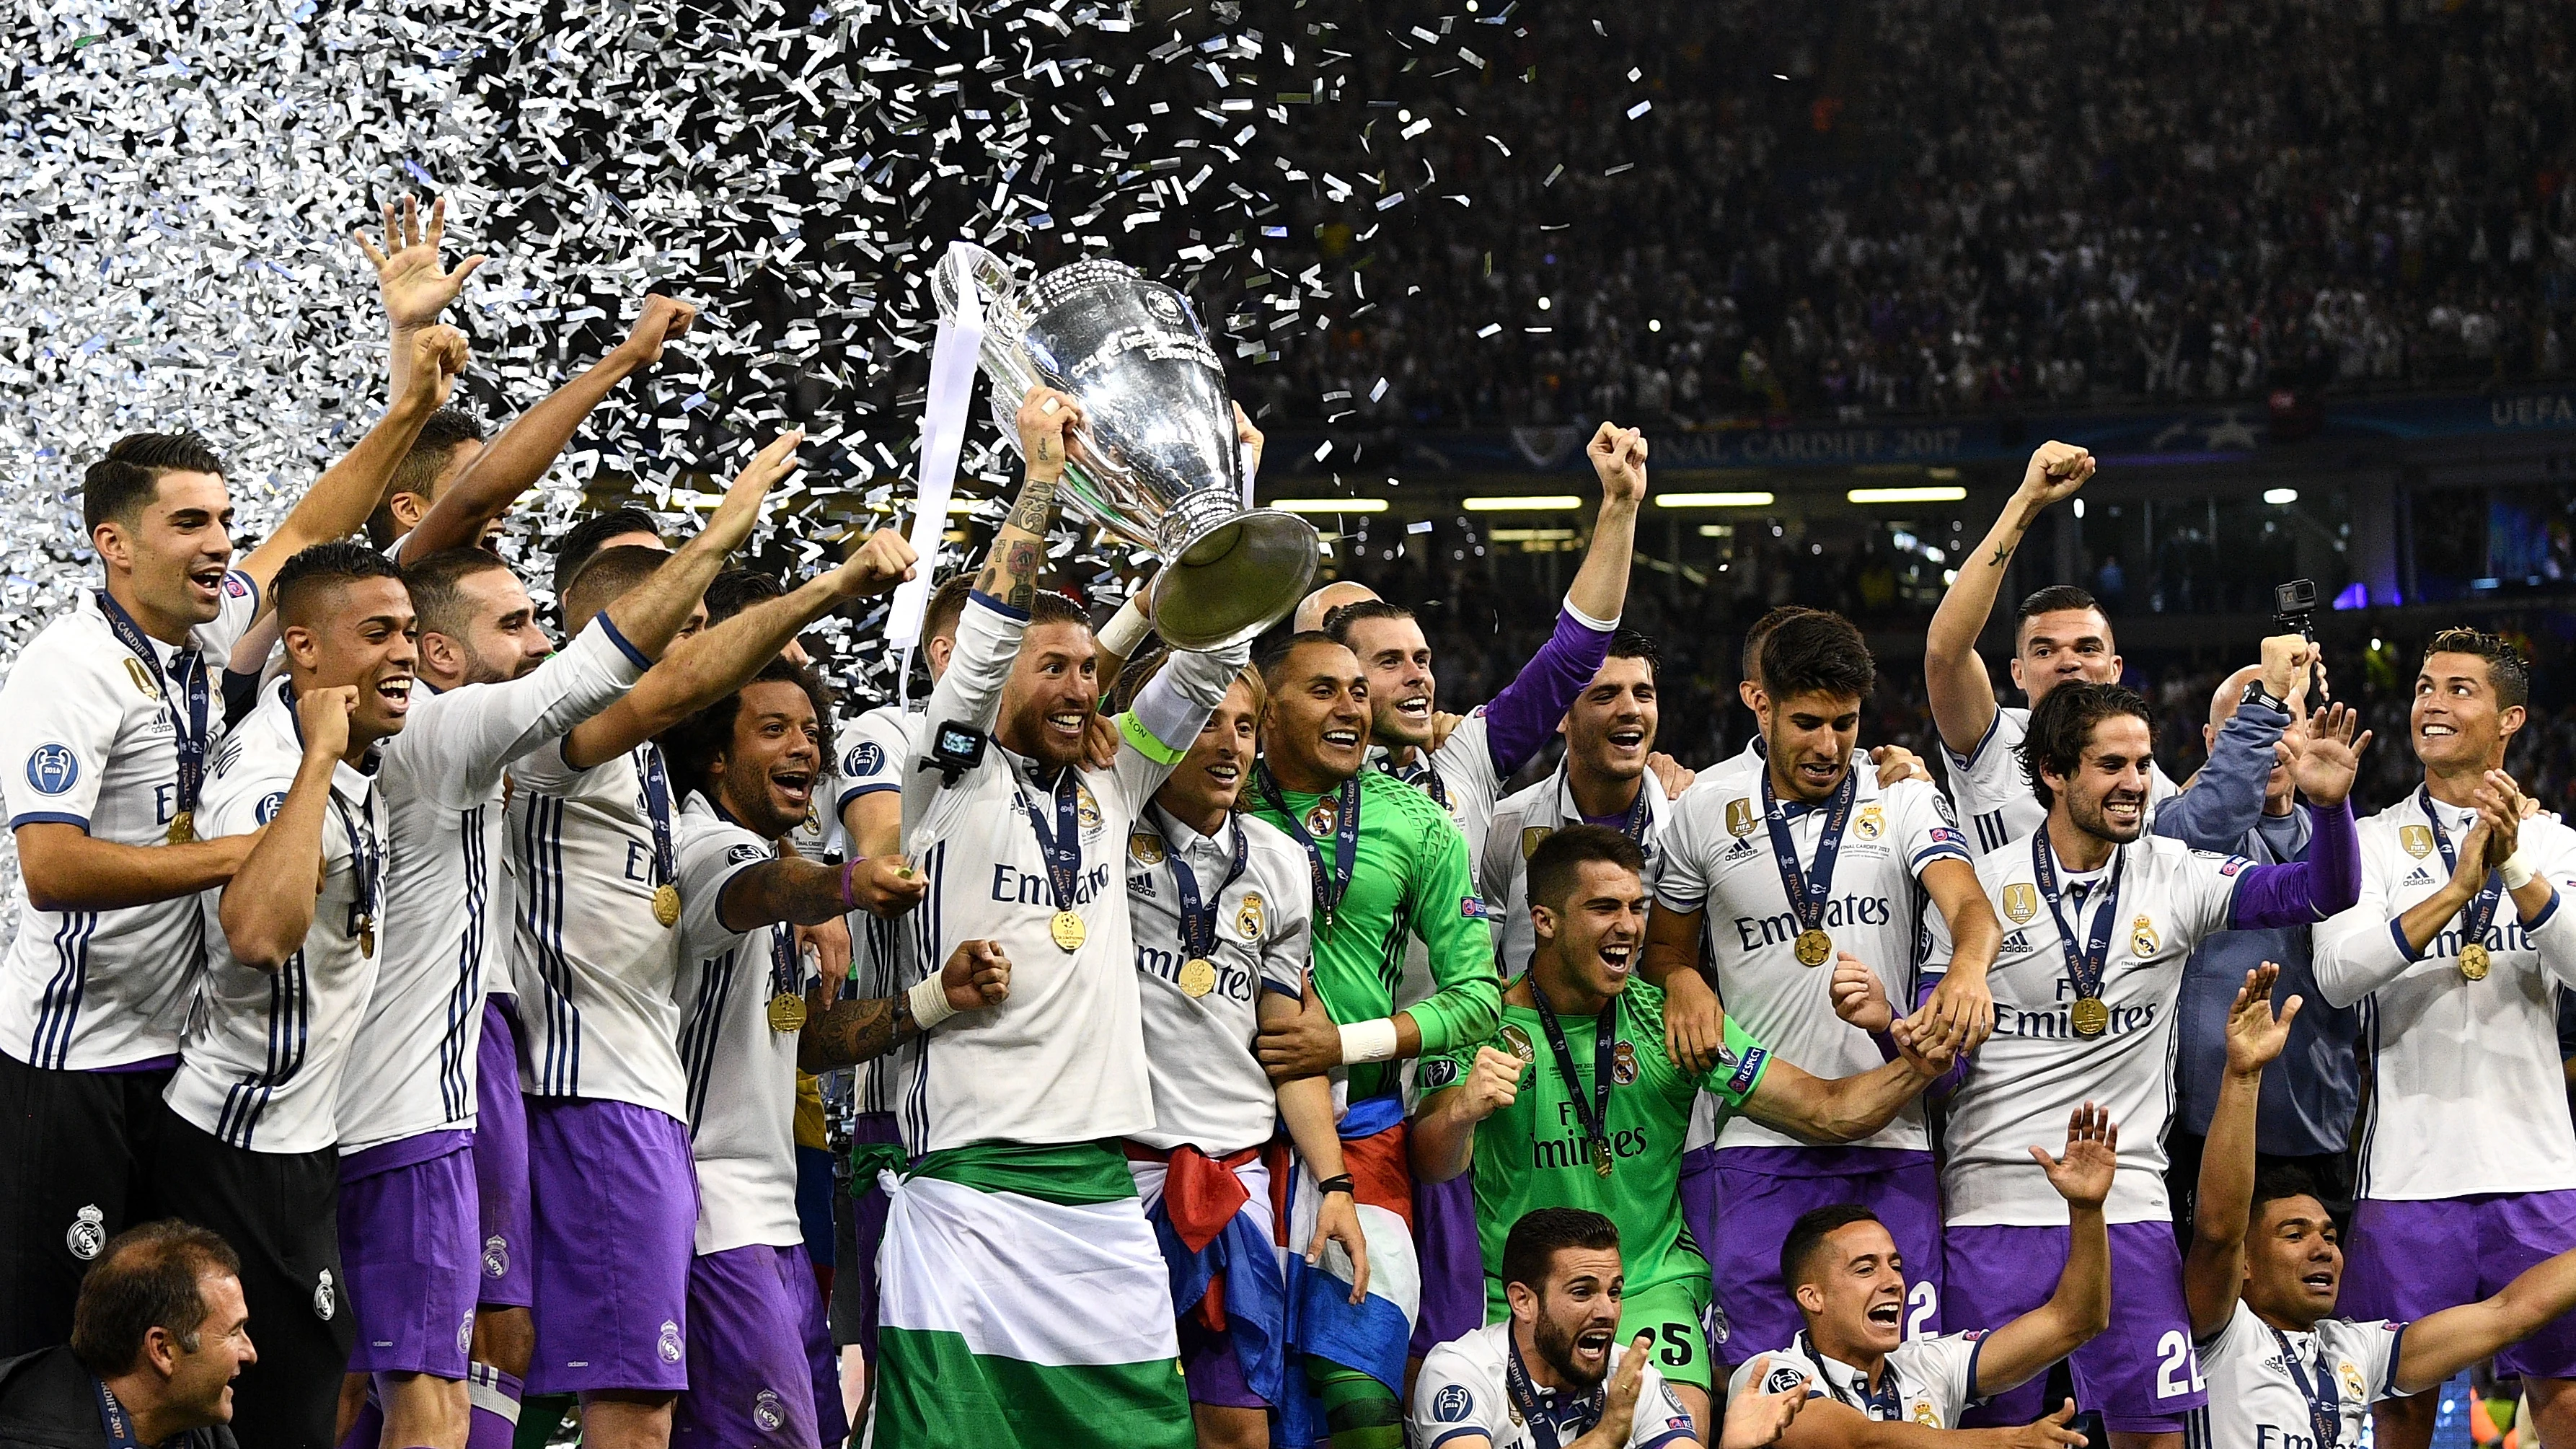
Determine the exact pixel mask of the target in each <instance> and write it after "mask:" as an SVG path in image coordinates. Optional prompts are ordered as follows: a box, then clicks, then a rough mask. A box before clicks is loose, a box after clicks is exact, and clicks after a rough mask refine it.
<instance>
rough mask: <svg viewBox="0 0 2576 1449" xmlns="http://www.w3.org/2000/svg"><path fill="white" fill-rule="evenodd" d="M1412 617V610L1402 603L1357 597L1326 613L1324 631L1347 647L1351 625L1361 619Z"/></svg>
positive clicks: (1349, 640) (1335, 641)
mask: <svg viewBox="0 0 2576 1449" xmlns="http://www.w3.org/2000/svg"><path fill="white" fill-rule="evenodd" d="M1412 617H1413V611H1412V610H1411V609H1408V608H1406V607H1404V606H1403V605H1402V604H1390V603H1388V602H1387V601H1386V600H1384V599H1358V600H1354V601H1353V602H1351V603H1347V604H1344V605H1342V606H1341V607H1339V608H1337V609H1335V610H1333V611H1332V612H1331V613H1328V614H1326V615H1325V616H1324V632H1325V633H1327V634H1330V635H1332V636H1333V642H1334V643H1336V644H1339V645H1342V646H1343V647H1345V648H1348V647H1349V646H1350V642H1351V626H1352V625H1353V624H1356V623H1359V622H1360V621H1361V620H1363V619H1410V618H1412Z"/></svg>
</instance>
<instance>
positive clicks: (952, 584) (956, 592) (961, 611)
mask: <svg viewBox="0 0 2576 1449" xmlns="http://www.w3.org/2000/svg"><path fill="white" fill-rule="evenodd" d="M973 592H975V575H974V574H973V573H971V572H968V573H954V574H950V575H949V576H948V577H946V578H944V579H941V580H940V581H939V587H938V588H935V589H932V590H931V591H930V603H929V604H928V605H927V606H926V607H924V608H923V609H922V611H921V637H922V638H924V639H936V638H938V637H939V636H940V635H942V634H945V635H947V636H948V637H949V638H951V639H954V638H956V637H957V621H958V620H959V619H960V618H963V617H964V616H965V613H966V596H967V595H968V594H971V593H973Z"/></svg>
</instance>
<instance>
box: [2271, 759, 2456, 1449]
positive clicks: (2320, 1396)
mask: <svg viewBox="0 0 2576 1449" xmlns="http://www.w3.org/2000/svg"><path fill="white" fill-rule="evenodd" d="M2424 813H2425V814H2426V815H2430V814H2432V813H2433V812H2432V811H2430V810H2427V811H2425V812H2424ZM2272 1341H2273V1342H2274V1343H2277V1344H2279V1345H2280V1346H2281V1362H2282V1363H2283V1364H2285V1365H2287V1366H2288V1367H2289V1370H2290V1380H2291V1382H2293V1383H2295V1384H2297V1385H2298V1386H2299V1397H2300V1398H2302V1399H2305V1400H2307V1401H2308V1427H2309V1428H2311V1429H2313V1430H2315V1431H2316V1436H2317V1449H2335V1446H2336V1445H2338V1444H2340V1443H2342V1442H2343V1386H2342V1385H2340V1384H2338V1383H2336V1382H2335V1376H2334V1375H2333V1374H2330V1373H2327V1372H2326V1341H2325V1339H2323V1338H2322V1337H2320V1338H2318V1339H2317V1341H2316V1343H2317V1376H2316V1380H2315V1381H2314V1382H2313V1383H2311V1382H2310V1381H2309V1379H2308V1366H2307V1365H2306V1364H2303V1363H2301V1362H2299V1357H2298V1355H2297V1354H2294V1353H2292V1352H2290V1336H2289V1335H2288V1334H2286V1333H2283V1332H2282V1331H2281V1330H2279V1329H2277V1328H2275V1329H2273V1330H2272Z"/></svg>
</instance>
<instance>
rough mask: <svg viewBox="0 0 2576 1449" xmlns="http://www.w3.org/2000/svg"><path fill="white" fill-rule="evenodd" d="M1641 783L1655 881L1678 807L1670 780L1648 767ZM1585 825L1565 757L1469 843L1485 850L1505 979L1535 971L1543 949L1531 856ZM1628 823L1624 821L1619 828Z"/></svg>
mask: <svg viewBox="0 0 2576 1449" xmlns="http://www.w3.org/2000/svg"><path fill="white" fill-rule="evenodd" d="M1637 781H1638V785H1637V787H1638V789H1640V790H1642V791H1644V792H1645V796H1646V838H1645V839H1644V840H1643V841H1641V842H1639V848H1641V849H1642V850H1644V851H1645V853H1646V878H1647V879H1648V880H1650V881H1651V880H1653V879H1654V874H1655V871H1656V870H1657V868H1658V865H1659V861H1660V856H1659V855H1658V853H1657V852H1658V851H1659V849H1660V846H1659V845H1658V841H1659V840H1660V839H1661V838H1662V834H1663V830H1664V827H1665V824H1666V823H1667V822H1669V821H1670V820H1671V819H1672V816H1673V806H1672V803H1671V802H1670V801H1668V800H1666V799H1665V798H1664V782H1663V781H1661V780H1659V779H1657V778H1655V772H1654V771H1652V770H1648V771H1645V772H1644V773H1643V774H1641V775H1639V776H1638V777H1637ZM1582 823H1583V812H1582V810H1581V809H1580V808H1578V807H1577V806H1576V805H1575V803H1574V796H1573V795H1572V794H1570V793H1569V792H1568V791H1567V789H1566V785H1565V764H1564V762H1563V761H1559V762H1558V763H1557V767H1556V768H1555V769H1554V770H1551V771H1549V772H1548V773H1547V775H1546V776H1545V777H1544V778H1542V779H1540V780H1539V781H1538V782H1537V783H1535V784H1532V785H1530V786H1529V787H1528V788H1526V789H1521V790H1515V791H1513V792H1512V793H1511V794H1509V795H1506V796H1504V797H1503V800H1502V803H1500V804H1498V805H1496V806H1495V807H1494V820H1493V823H1492V824H1491V825H1489V826H1487V827H1486V828H1485V834H1484V836H1483V837H1482V838H1481V839H1470V840H1469V841H1468V842H1467V843H1468V844H1469V845H1471V846H1473V847H1475V848H1476V850H1477V851H1479V852H1480V858H1479V862H1478V866H1477V870H1476V883H1477V889H1478V890H1480V891H1482V892H1483V893H1484V897H1485V913H1486V915H1487V917H1488V918H1489V919H1490V920H1491V921H1492V923H1493V927H1494V961H1495V963H1496V964H1497V965H1498V966H1500V967H1501V968H1502V973H1503V975H1504V976H1505V977H1512V976H1517V975H1519V974H1520V973H1521V972H1523V971H1525V970H1527V969H1529V959H1530V954H1531V953H1532V952H1534V951H1536V950H1537V949H1538V930H1537V928H1536V927H1534V926H1532V925H1531V924H1530V918H1529V858H1530V855H1531V853H1532V852H1534V851H1536V850H1537V849H1538V848H1539V845H1540V843H1541V842H1543V841H1545V840H1546V839H1547V838H1548V836H1550V835H1552V834H1554V833H1555V832H1556V830H1557V828H1558V827H1560V826H1565V825H1580V824H1582ZM1625 824H1626V822H1625V821H1624V820H1623V821H1621V822H1620V826H1618V827H1613V828H1621V827H1624V825H1625Z"/></svg>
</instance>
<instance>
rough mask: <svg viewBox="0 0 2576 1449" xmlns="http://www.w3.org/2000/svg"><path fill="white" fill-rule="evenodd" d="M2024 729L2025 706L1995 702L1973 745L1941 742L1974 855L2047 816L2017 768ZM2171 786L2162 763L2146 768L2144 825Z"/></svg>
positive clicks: (2171, 791) (2152, 819)
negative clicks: (1961, 747)
mask: <svg viewBox="0 0 2576 1449" xmlns="http://www.w3.org/2000/svg"><path fill="white" fill-rule="evenodd" d="M2029 734H2030V711H2029V710H2026V709H2015V708H2012V707H2010V706H2008V705H2000V704H1999V705H1997V706H1995V719H1994V723H1992V724H1990V725H1987V726H1986V737H1985V738H1984V739H1982V740H1979V741H1977V747H1976V748H1975V749H1974V750H1971V751H1970V752H1968V753H1967V754H1964V755H1962V754H1960V753H1959V752H1958V751H1956V750H1953V749H1951V748H1950V747H1949V746H1947V745H1943V746H1942V747H1941V764H1942V766H1943V770H1944V773H1946V774H1947V775H1948V776H1949V777H1950V799H1951V801H1952V803H1954V804H1956V805H1957V806H1958V807H1959V823H1960V824H1961V825H1962V826H1964V827H1965V828H1966V829H1967V832H1968V849H1969V850H1970V851H1971V852H1972V853H1974V854H1975V855H1976V856H1977V857H1978V858H1980V859H1983V858H1984V857H1985V856H1987V855H1990V854H1992V853H1993V852H1995V851H1996V850H1999V849H2001V848H2003V846H2005V845H2006V844H2008V843H2010V842H2012V841H2015V840H2019V839H2020V838H2021V837H2023V836H2025V835H2029V834H2032V833H2034V832H2036V831H2037V830H2038V829H2039V827H2040V826H2042V825H2044V824H2046V823H2047V822H2048V807H2047V806H2045V805H2042V804H2040V803H2039V797H2038V796H2036V795H2034V794H2032V793H2031V792H2030V777H2029V776H2028V775H2027V774H2025V773H2023V771H2022V764H2021V750H2020V745H2021V742H2022V740H2023V739H2025V738H2026V737H2028V736H2029ZM2174 789H2175V786H2174V782H2173V780H2172V778H2171V777H2170V776H2168V775H2166V774H2165V771H2164V766H2162V765H2152V766H2150V767H2149V768H2148V771H2147V824H2148V826H2149V827H2150V828H2152V827H2153V826H2154V825H2155V821H2156V807H2157V806H2159V805H2162V804H2164V803H2165V802H2166V801H2167V800H2170V799H2172V798H2173V795H2174Z"/></svg>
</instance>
